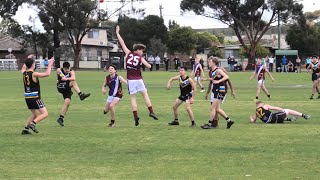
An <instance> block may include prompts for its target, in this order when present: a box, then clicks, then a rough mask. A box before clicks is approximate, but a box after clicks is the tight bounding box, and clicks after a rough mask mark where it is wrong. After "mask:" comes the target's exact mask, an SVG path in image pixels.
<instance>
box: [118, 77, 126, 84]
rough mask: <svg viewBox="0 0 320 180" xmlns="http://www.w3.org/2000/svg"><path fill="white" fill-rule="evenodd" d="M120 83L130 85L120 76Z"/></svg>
mask: <svg viewBox="0 0 320 180" xmlns="http://www.w3.org/2000/svg"><path fill="white" fill-rule="evenodd" d="M119 79H120V82H122V83H125V84H128V82H127V80H126V79H124V78H123V77H122V76H119Z"/></svg>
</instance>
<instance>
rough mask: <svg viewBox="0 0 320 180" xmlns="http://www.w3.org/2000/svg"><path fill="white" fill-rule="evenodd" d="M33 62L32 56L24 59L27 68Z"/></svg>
mask: <svg viewBox="0 0 320 180" xmlns="http://www.w3.org/2000/svg"><path fill="white" fill-rule="evenodd" d="M33 63H34V60H33V59H32V58H27V59H26V60H25V61H24V64H25V65H26V66H27V68H28V69H29V68H31V66H32V64H33Z"/></svg>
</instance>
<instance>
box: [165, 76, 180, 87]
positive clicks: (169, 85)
mask: <svg viewBox="0 0 320 180" xmlns="http://www.w3.org/2000/svg"><path fill="white" fill-rule="evenodd" d="M179 78H180V76H174V77H171V78H170V79H169V81H168V84H167V89H168V90H170V89H171V83H172V81H174V80H179Z"/></svg>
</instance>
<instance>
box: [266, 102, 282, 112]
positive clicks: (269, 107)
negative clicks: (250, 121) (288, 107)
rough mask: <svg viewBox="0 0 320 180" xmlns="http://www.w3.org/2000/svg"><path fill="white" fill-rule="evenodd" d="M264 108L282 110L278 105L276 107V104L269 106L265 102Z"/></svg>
mask: <svg viewBox="0 0 320 180" xmlns="http://www.w3.org/2000/svg"><path fill="white" fill-rule="evenodd" d="M263 108H264V109H267V110H274V111H282V110H283V109H282V108H280V107H276V106H271V105H269V104H265V105H264V106H263Z"/></svg>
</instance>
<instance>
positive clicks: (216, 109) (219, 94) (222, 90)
mask: <svg viewBox="0 0 320 180" xmlns="http://www.w3.org/2000/svg"><path fill="white" fill-rule="evenodd" d="M208 62H209V66H210V68H211V69H212V74H211V78H204V80H210V81H212V93H213V98H214V99H213V102H212V104H211V108H210V120H211V121H209V123H208V124H204V125H202V126H201V128H203V129H213V128H215V127H216V126H214V124H213V120H215V118H216V115H217V113H219V114H221V115H222V116H223V117H225V119H226V121H227V129H230V128H231V126H232V125H233V124H234V122H233V121H231V119H230V118H229V117H228V115H226V114H225V112H224V111H223V110H222V109H221V108H220V104H221V102H222V101H223V99H224V97H225V95H226V86H225V82H226V81H227V80H228V79H229V76H228V75H227V74H226V73H225V72H224V71H223V70H221V69H219V68H218V65H219V60H218V58H216V57H209V60H208Z"/></svg>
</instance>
